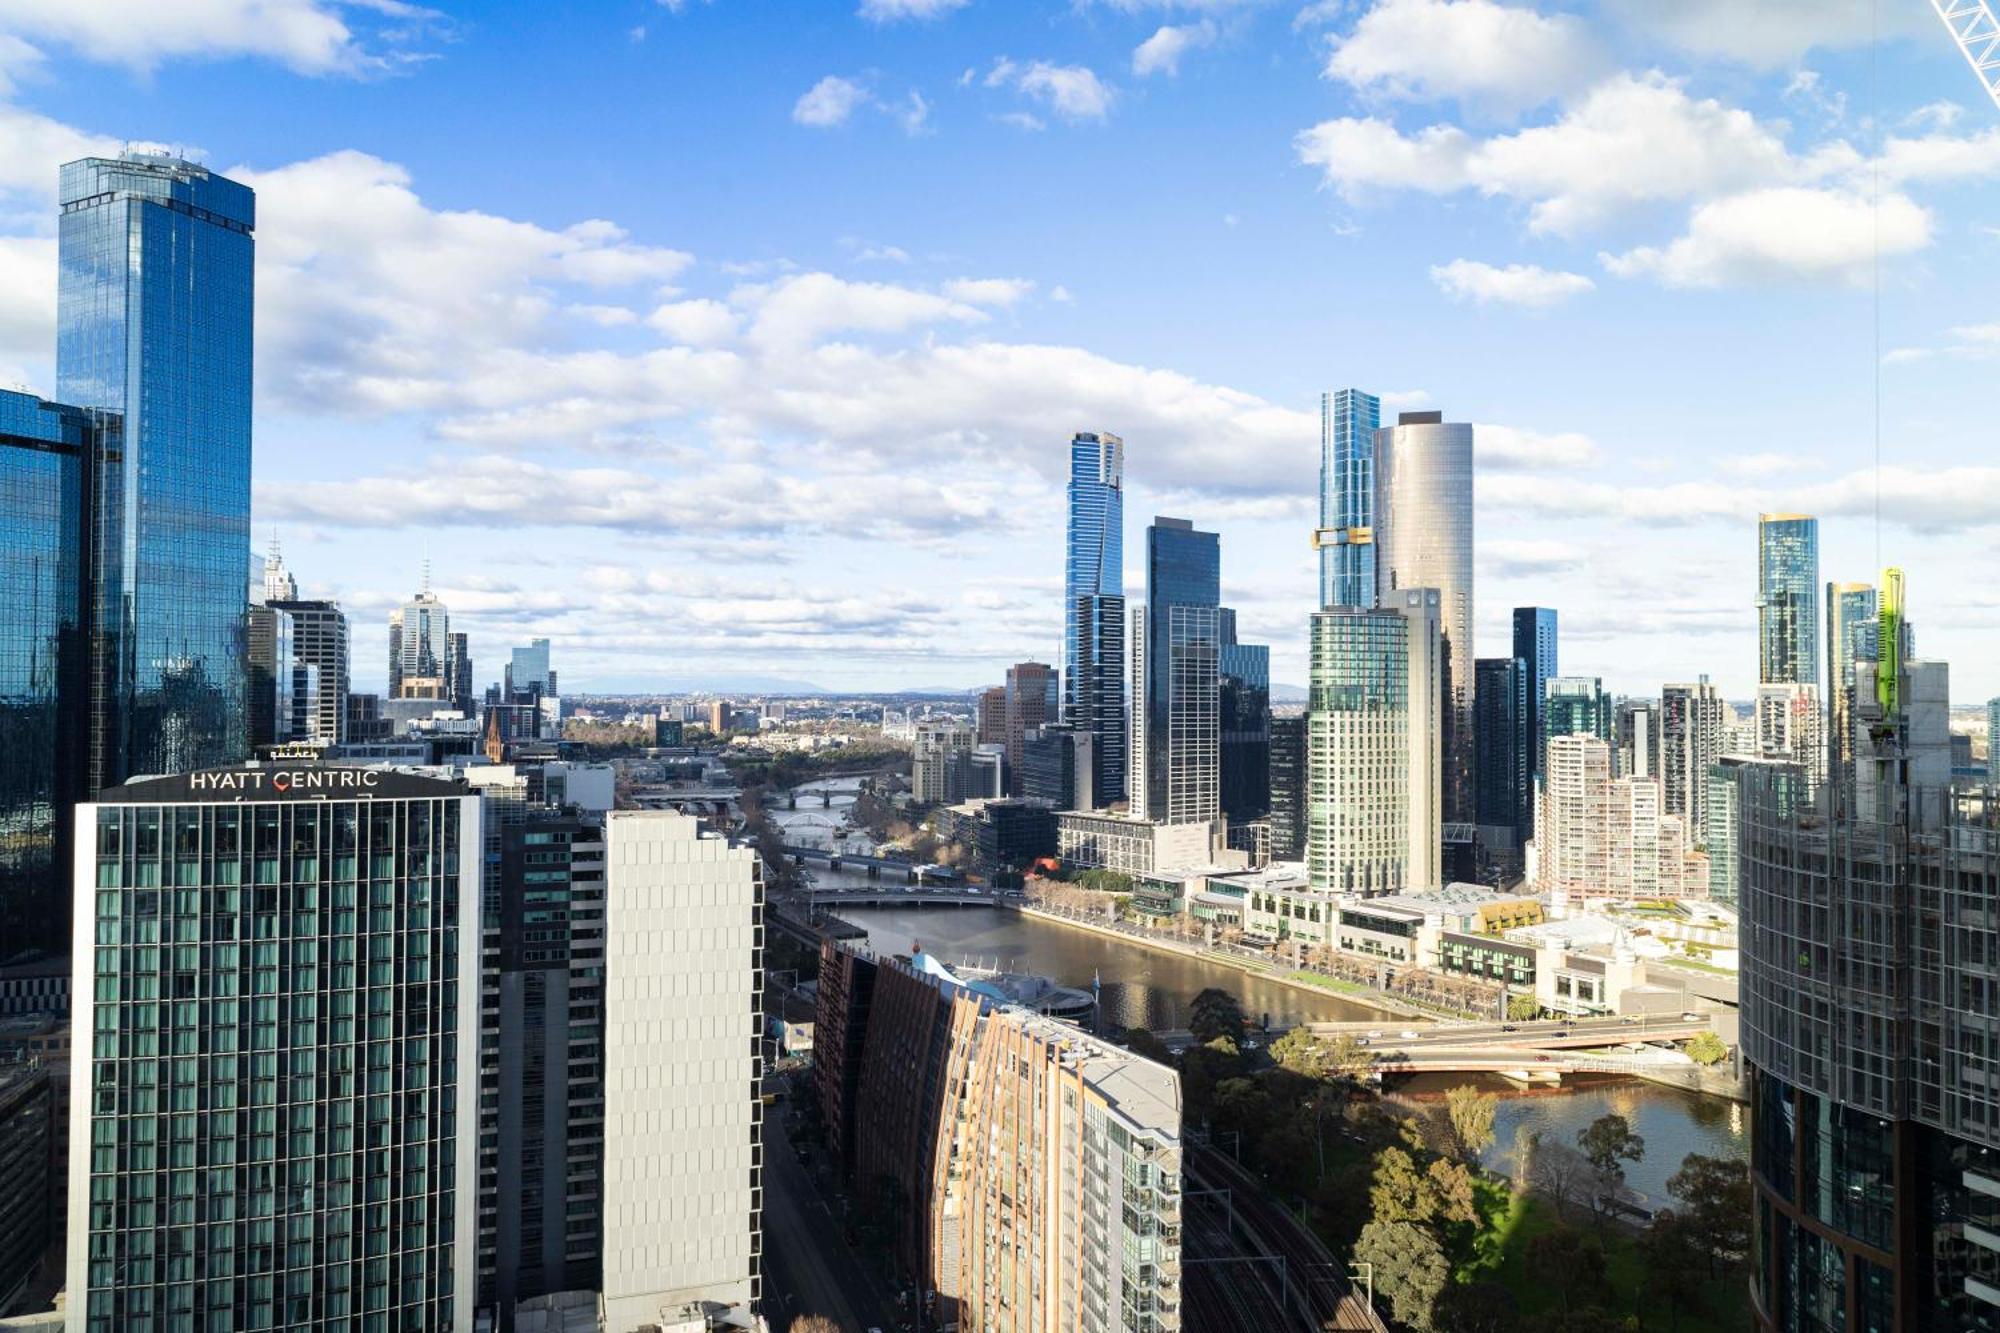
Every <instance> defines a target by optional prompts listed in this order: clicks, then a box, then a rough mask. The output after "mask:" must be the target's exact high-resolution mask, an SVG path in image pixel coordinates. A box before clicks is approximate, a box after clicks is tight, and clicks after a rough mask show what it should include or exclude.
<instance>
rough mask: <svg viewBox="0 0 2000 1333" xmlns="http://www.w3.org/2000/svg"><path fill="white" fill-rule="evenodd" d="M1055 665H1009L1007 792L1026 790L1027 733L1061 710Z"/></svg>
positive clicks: (1016, 793)
mask: <svg viewBox="0 0 2000 1333" xmlns="http://www.w3.org/2000/svg"><path fill="white" fill-rule="evenodd" d="M1061 708H1062V701H1061V699H1060V697H1059V692H1058V689H1057V681H1056V671H1055V668H1053V667H1051V666H1049V665H1048V664H1047V663H1044V662H1016V663H1015V664H1014V665H1013V666H1010V667H1008V668H1007V689H1006V693H1005V707H1004V713H1005V716H1004V719H1003V721H1002V724H1001V730H1002V740H1003V741H1004V743H1005V744H1006V746H1007V794H1008V795H1009V796H1020V795H1022V794H1023V793H1024V783H1025V780H1026V779H1025V773H1026V768H1027V746H1028V737H1030V736H1032V735H1033V734H1034V733H1035V732H1036V731H1037V730H1039V729H1040V728H1042V727H1043V726H1045V725H1047V724H1049V723H1052V722H1054V721H1055V720H1056V719H1057V717H1058V716H1059V715H1060V713H1061Z"/></svg>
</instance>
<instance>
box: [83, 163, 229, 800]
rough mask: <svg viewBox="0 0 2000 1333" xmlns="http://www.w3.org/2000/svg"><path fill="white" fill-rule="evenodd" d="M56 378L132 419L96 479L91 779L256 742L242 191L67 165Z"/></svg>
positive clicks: (195, 761) (201, 763) (185, 174)
mask: <svg viewBox="0 0 2000 1333" xmlns="http://www.w3.org/2000/svg"><path fill="white" fill-rule="evenodd" d="M60 198H61V204H62V217H61V220H60V223H59V237H60V241H59V246H60V259H59V263H60V278H59V281H58V284H57V289H56V392H57V396H58V397H60V398H62V399H63V400H65V401H67V402H70V403H74V404H76V405H77V406H79V407H84V408H92V409H96V410H98V411H100V412H107V413H114V414H116V415H117V416H118V417H119V418H120V419H121V420H122V421H123V422H124V434H123V437H122V441H121V448H120V449H119V450H118V452H117V453H116V454H115V455H113V454H111V453H109V452H108V451H107V452H106V454H105V455H104V466H103V467H101V468H100V469H98V470H97V475H96V476H95V477H94V478H93V479H92V486H93V496H92V501H93V506H94V510H95V518H94V521H93V527H92V537H91V547H90V559H91V561H92V564H93V566H94V568H93V571H92V574H91V583H92V601H91V605H92V607H93V612H92V614H93V617H94V624H93V627H92V629H93V634H94V637H95V638H96V641H97V652H96V662H95V665H94V667H93V684H92V688H91V698H92V704H91V709H92V716H91V729H92V744H91V748H90V756H89V764H90V768H89V773H88V778H87V789H88V791H92V792H94V791H96V790H97V789H99V788H101V787H104V786H110V785H113V784H115V783H118V782H120V781H122V780H124V778H125V777H127V776H128V775H130V774H134V773H183V772H187V771H189V770H191V769H196V768H203V767H207V766H210V765H214V764H226V763H234V762H236V761H238V760H240V759H242V758H244V757H245V756H246V755H247V754H248V753H249V740H248V731H247V719H248V709H247V708H246V707H245V705H246V702H247V697H246V692H245V677H244V623H243V612H244V608H245V606H246V604H247V601H248V597H247V592H248V590H247V588H246V587H245V582H244V577H243V575H244V569H245V567H246V565H247V564H248V561H249V552H250V394H251V376H250V366H251V315H252V295H253V291H252V289H253V267H254V264H253V260H254V244H253V242H252V240H251V231H252V228H253V227H254V226H255V223H256V205H255V199H254V196H253V195H252V194H251V192H250V190H249V189H248V188H247V187H245V186H242V185H239V184H237V183H236V182H235V181H232V180H229V179H227V178H225V177H222V176H219V175H216V174H215V173H213V172H211V171H209V170H208V169H207V168H205V167H201V166H197V165H195V164H194V163H191V162H184V161H181V160H179V159H178V158H172V157H162V156H154V155H151V154H142V153H127V154H125V155H124V156H123V157H120V158H97V157H92V158H84V159H82V160H81V161H77V162H70V163H67V164H65V165H64V167H63V168H62V179H61V188H60Z"/></svg>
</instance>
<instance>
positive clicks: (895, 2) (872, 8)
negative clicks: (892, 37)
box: [855, 0, 967, 23]
mask: <svg viewBox="0 0 2000 1333" xmlns="http://www.w3.org/2000/svg"><path fill="white" fill-rule="evenodd" d="M966 3H967V0H861V8H860V9H858V10H856V11H855V12H856V13H858V14H859V15H861V17H862V18H865V19H867V20H868V21H869V22H870V23H894V22H896V21H897V20H898V19H934V18H942V17H943V16H944V15H946V14H949V13H951V11H953V10H954V9H963V8H965V6H966Z"/></svg>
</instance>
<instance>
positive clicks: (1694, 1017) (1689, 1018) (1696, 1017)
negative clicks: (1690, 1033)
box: [1681, 1013, 1707, 1023]
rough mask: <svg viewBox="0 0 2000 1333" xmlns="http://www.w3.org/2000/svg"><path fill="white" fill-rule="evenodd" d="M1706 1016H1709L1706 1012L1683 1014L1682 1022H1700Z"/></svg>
mask: <svg viewBox="0 0 2000 1333" xmlns="http://www.w3.org/2000/svg"><path fill="white" fill-rule="evenodd" d="M1705 1017H1707V1015H1705V1014H1694V1013H1688V1014H1682V1015H1681V1022H1683V1023H1699V1022H1701V1020H1702V1019H1703V1018H1705Z"/></svg>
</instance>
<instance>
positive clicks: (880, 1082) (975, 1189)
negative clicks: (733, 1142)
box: [814, 940, 1181, 1333]
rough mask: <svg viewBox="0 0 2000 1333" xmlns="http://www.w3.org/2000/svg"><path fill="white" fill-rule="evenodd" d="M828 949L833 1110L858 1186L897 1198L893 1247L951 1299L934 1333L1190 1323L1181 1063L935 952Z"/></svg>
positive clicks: (837, 1138) (825, 1104) (824, 993)
mask: <svg viewBox="0 0 2000 1333" xmlns="http://www.w3.org/2000/svg"><path fill="white" fill-rule="evenodd" d="M820 960H821V961H820V977H821V984H820V992H819V1002H818V1006H817V1012H816V1014H815V1024H814V1037H815V1041H814V1045H815V1076H816V1078H817V1080H818V1083H817V1090H818V1093H819V1096H820V1099H821V1114H822V1118H823V1120H824V1122H825V1124H826V1125H827V1126H828V1137H829V1140H830V1143H831V1146H832V1150H833V1152H834V1153H835V1154H836V1155H837V1157H838V1159H839V1160H841V1161H842V1162H843V1163H846V1164H848V1167H849V1172H850V1175H851V1178H853V1179H854V1180H857V1181H867V1182H869V1183H870V1186H871V1188H874V1189H876V1190H877V1191H879V1192H880V1193H881V1194H885V1195H887V1196H889V1197H891V1198H893V1199H894V1200H895V1206H894V1207H893V1209H892V1210H891V1217H892V1220H891V1223H890V1224H891V1229H892V1231H893V1233H894V1249H895V1253H896V1256H897V1259H898V1261H899V1262H900V1263H901V1265H902V1266H903V1267H904V1270H905V1272H906V1273H907V1274H908V1275H909V1276H911V1277H912V1278H914V1279H915V1285H916V1287H917V1288H918V1289H919V1290H930V1291H934V1292H936V1293H937V1309H936V1312H935V1315H936V1317H935V1321H934V1322H931V1323H928V1324H927V1325H926V1326H928V1327H943V1328H950V1327H956V1328H961V1329H988V1330H1008V1331H1018V1333H1042V1331H1044V1330H1049V1331H1053V1330H1058V1329H1060V1330H1063V1331H1064V1333H1071V1331H1072V1330H1074V1331H1075V1333H1117V1331H1122V1330H1150V1331H1151V1333H1172V1331H1173V1330H1175V1329H1177V1328H1179V1327H1180V1326H1181V1322H1180V1318H1179V1311H1180V1305H1181V1301H1180V1281H1179V1278H1180V1267H1181V1248H1180V1232H1181V1184H1180V1182H1181V1146H1180V1130H1181V1123H1180V1122H1181V1097H1180V1084H1179V1078H1178V1076H1177V1075H1176V1074H1175V1073H1174V1071H1173V1070H1172V1069H1171V1068H1169V1067H1168V1066H1165V1065H1160V1064H1155V1063H1153V1062H1152V1061H1150V1060H1147V1059H1144V1058H1142V1057H1140V1056H1137V1055H1133V1054H1132V1053H1131V1052H1129V1051H1126V1050H1123V1049H1120V1048H1118V1047H1114V1046H1108V1045H1105V1044H1103V1043H1101V1042H1099V1041H1097V1040H1096V1039H1094V1038H1092V1037H1091V1036H1089V1035H1088V1034H1087V1033H1085V1032H1084V1031H1083V1030H1082V1029H1080V1028H1078V1027H1075V1026H1072V1025H1070V1024H1068V1023H1063V1022H1060V1021H1058V1020H1056V1019H1052V1018H1045V1017H1043V1016H1042V1015H1040V1014H1037V1013H1034V1012H1032V1011H1029V1010H1027V1009H1023V1008H1018V1007H1015V1006H1011V1005H1004V1004H1001V1003H999V1002H997V1001H996V1000H995V999H993V998H991V997H989V996H988V995H986V994H982V993H979V992H978V991H975V990H973V989H972V988H970V987H968V986H966V985H964V984H962V983H961V982H960V981H959V979H958V978H957V977H956V976H954V975H953V974H952V972H951V971H950V969H949V968H946V967H944V966H943V965H942V964H940V963H939V962H938V961H937V960H936V959H934V958H930V957H928V956H926V955H923V954H917V955H915V956H913V957H909V958H902V957H879V956H876V955H872V954H865V953H863V952H861V951H859V950H857V949H856V948H855V947H854V946H851V945H842V944H837V943H835V942H834V941H831V940H829V941H826V942H825V943H823V944H822V945H821V951H820ZM1057 1163H1066V1164H1071V1165H1066V1166H1064V1167H1062V1169H1060V1170H1058V1169H1057V1168H1056V1165H1055V1164H1057Z"/></svg>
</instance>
